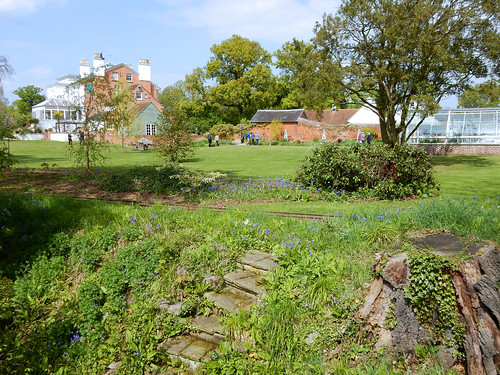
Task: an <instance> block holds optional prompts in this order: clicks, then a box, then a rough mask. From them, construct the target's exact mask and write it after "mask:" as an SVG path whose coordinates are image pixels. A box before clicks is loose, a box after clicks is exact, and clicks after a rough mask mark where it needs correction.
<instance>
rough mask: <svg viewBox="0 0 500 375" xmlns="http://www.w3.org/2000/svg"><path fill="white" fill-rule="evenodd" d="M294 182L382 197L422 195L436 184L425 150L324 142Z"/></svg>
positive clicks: (402, 146)
mask: <svg viewBox="0 0 500 375" xmlns="http://www.w3.org/2000/svg"><path fill="white" fill-rule="evenodd" d="M296 181H297V182H298V183H301V184H302V185H305V186H313V187H314V188H316V189H323V190H327V191H336V192H358V193H361V194H363V195H365V196H373V197H377V198H381V199H401V198H405V197H410V196H423V195H426V194H429V193H431V192H432V191H433V189H435V188H436V187H437V183H436V180H435V178H434V173H433V170H432V166H431V163H430V156H429V155H428V154H427V153H426V152H425V150H423V149H420V148H413V147H411V146H408V145H396V146H395V147H394V148H391V147H389V146H387V145H385V144H376V145H371V146H368V145H360V144H351V145H339V144H338V143H333V142H332V143H324V144H322V145H320V146H318V147H317V148H315V149H314V150H313V153H312V154H311V155H310V156H309V157H308V158H307V160H306V162H305V163H304V164H303V165H302V166H301V167H300V169H299V171H298V173H297V176H296Z"/></svg>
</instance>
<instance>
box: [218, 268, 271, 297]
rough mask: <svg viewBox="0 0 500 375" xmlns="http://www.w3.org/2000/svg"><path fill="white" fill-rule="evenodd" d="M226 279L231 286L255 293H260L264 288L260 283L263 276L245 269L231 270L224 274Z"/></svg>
mask: <svg viewBox="0 0 500 375" xmlns="http://www.w3.org/2000/svg"><path fill="white" fill-rule="evenodd" d="M224 281H225V282H226V283H228V284H229V285H230V286H232V287H234V288H236V289H241V290H243V291H245V292H247V293H251V294H253V295H256V296H258V295H260V294H262V292H263V291H264V288H263V287H262V286H261V285H260V283H261V282H262V277H261V276H258V275H257V274H255V273H253V272H249V271H245V270H240V271H235V272H230V273H228V274H226V275H224Z"/></svg>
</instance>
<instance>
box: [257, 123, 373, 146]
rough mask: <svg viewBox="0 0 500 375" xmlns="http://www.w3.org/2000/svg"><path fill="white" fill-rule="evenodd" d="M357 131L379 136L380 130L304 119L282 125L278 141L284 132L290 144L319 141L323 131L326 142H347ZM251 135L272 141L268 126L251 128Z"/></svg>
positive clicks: (354, 137)
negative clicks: (370, 132)
mask: <svg viewBox="0 0 500 375" xmlns="http://www.w3.org/2000/svg"><path fill="white" fill-rule="evenodd" d="M358 129H361V130H366V129H372V130H374V131H375V132H377V134H378V135H379V138H380V129H379V128H376V127H357V126H353V125H330V124H325V123H319V122H315V121H310V120H306V119H303V118H301V119H299V121H298V122H297V123H283V127H282V128H281V136H280V139H283V137H284V135H285V130H286V133H287V136H288V140H289V141H290V142H293V141H296V140H300V141H302V142H311V141H313V140H314V139H315V138H316V139H318V140H321V139H322V138H323V130H324V131H325V137H326V140H327V141H336V140H338V139H341V140H348V139H356V136H357V134H358ZM251 130H252V132H253V133H259V137H260V139H265V140H268V141H271V140H272V131H271V128H270V126H269V124H266V125H261V124H259V125H258V126H253V127H252V128H251Z"/></svg>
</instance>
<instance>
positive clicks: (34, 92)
mask: <svg viewBox="0 0 500 375" xmlns="http://www.w3.org/2000/svg"><path fill="white" fill-rule="evenodd" d="M40 92H42V89H41V88H40V87H36V86H33V85H29V86H24V87H19V88H18V89H17V90H14V94H16V95H17V96H19V98H20V99H19V100H15V101H14V102H13V103H12V104H13V105H14V107H15V108H16V109H17V110H18V111H19V112H20V113H21V114H23V115H30V116H31V108H32V107H33V106H34V105H36V104H38V103H40V102H43V101H44V100H45V96H44V95H42V94H40Z"/></svg>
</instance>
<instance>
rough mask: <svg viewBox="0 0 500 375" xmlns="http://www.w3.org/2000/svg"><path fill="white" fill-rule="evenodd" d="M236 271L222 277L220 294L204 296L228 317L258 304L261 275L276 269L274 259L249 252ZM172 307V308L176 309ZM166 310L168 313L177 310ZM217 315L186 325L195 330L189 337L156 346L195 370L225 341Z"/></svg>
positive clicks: (262, 291) (168, 307)
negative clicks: (222, 283)
mask: <svg viewBox="0 0 500 375" xmlns="http://www.w3.org/2000/svg"><path fill="white" fill-rule="evenodd" d="M237 264H238V269H237V270H236V271H234V272H230V273H228V274H226V275H224V281H225V284H226V286H225V287H224V288H223V289H222V290H221V291H219V292H208V293H205V297H206V298H207V299H208V300H209V301H212V302H213V303H214V304H215V305H216V306H217V307H218V308H219V309H221V310H224V311H227V312H229V313H238V312H240V311H246V312H248V311H250V309H251V307H252V305H254V304H256V303H258V299H259V296H261V295H262V294H263V293H265V290H264V288H263V286H262V285H261V284H262V275H264V274H266V273H267V272H269V271H270V270H271V269H273V268H274V267H275V266H276V263H275V259H274V256H273V255H272V254H269V253H264V252H259V251H249V252H248V253H246V254H245V255H244V256H243V257H241V258H240V259H238V261H237ZM177 305H178V304H176V305H172V306H177ZM177 307H178V309H175V308H173V307H171V306H166V307H165V308H167V309H168V310H169V311H177V310H180V306H177ZM219 318H220V317H219V316H218V315H214V314H212V315H209V316H197V317H195V318H193V319H191V320H190V321H189V325H190V326H191V327H192V328H194V329H193V331H192V332H190V333H189V334H188V335H181V336H176V337H172V338H170V339H168V340H167V341H165V342H164V343H162V344H161V345H160V346H159V349H160V348H161V349H165V350H166V351H167V353H168V354H169V355H170V357H171V358H172V360H174V361H175V360H177V359H180V360H181V361H182V362H184V363H186V364H188V366H189V367H190V368H191V370H193V371H194V370H195V369H196V367H197V366H199V365H200V364H201V363H202V362H204V361H208V360H210V359H211V357H212V355H213V353H214V352H218V349H219V344H220V343H221V342H225V341H226V337H224V334H223V329H222V325H221V324H220V319H219Z"/></svg>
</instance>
